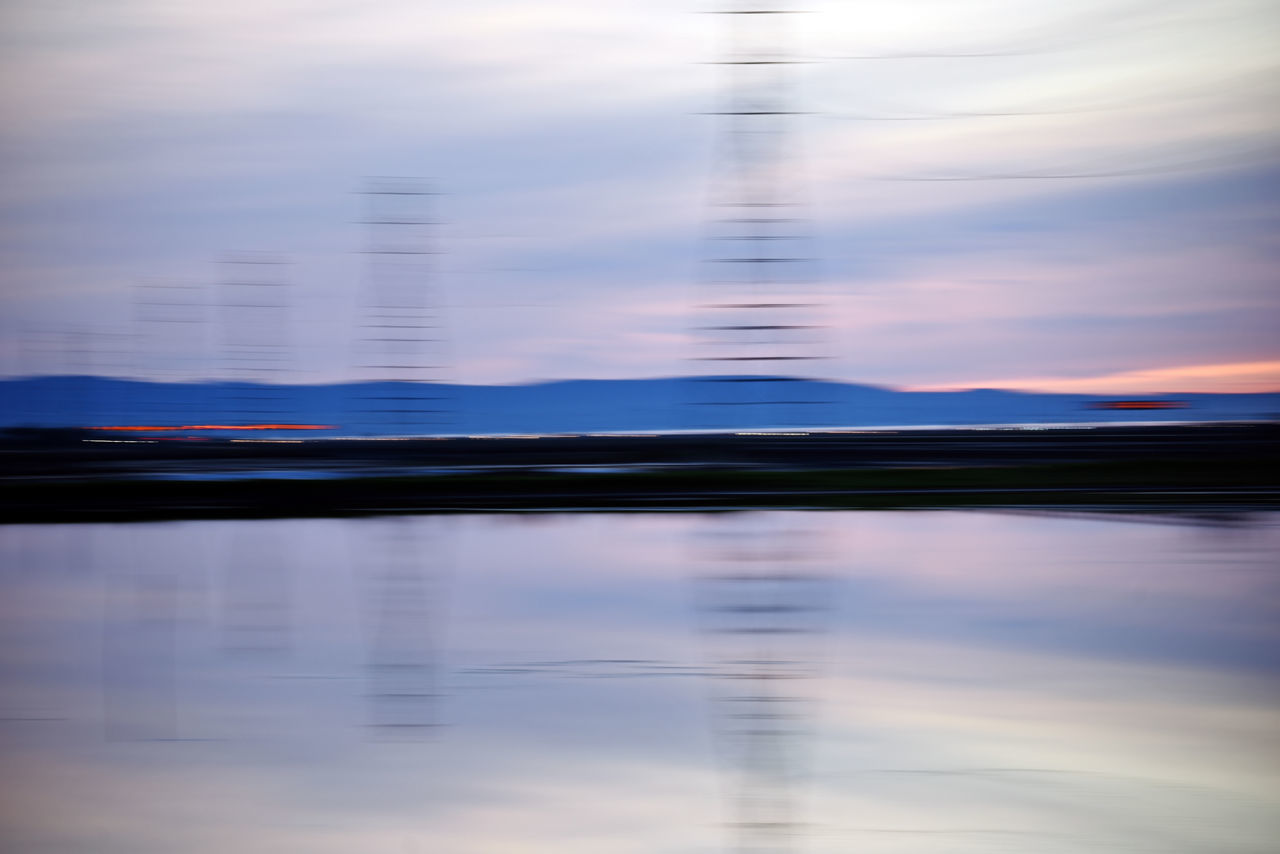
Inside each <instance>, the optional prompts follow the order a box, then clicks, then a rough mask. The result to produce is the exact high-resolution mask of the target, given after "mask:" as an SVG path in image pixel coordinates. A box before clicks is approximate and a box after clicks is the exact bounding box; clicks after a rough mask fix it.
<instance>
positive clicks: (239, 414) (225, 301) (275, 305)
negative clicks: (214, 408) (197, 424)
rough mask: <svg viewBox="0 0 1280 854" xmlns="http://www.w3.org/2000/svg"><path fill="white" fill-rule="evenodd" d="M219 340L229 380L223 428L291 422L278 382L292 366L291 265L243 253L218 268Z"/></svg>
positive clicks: (232, 256) (268, 255) (279, 260)
mask: <svg viewBox="0 0 1280 854" xmlns="http://www.w3.org/2000/svg"><path fill="white" fill-rule="evenodd" d="M220 266H221V272H222V277H221V283H220V286H219V289H220V291H221V295H222V300H221V302H222V305H221V308H222V337H223V347H224V358H225V360H226V374H227V378H228V379H230V380H231V385H230V387H229V389H228V393H227V396H226V407H227V410H228V412H227V416H228V417H227V419H226V420H227V422H228V423H230V424H239V425H243V426H249V425H262V424H282V423H288V422H291V421H293V420H295V419H293V418H291V417H290V414H289V407H288V405H287V403H286V398H285V395H284V394H283V389H282V388H281V387H280V382H281V381H282V380H284V379H287V376H288V373H289V368H290V367H291V364H292V355H293V354H292V349H291V342H290V338H289V328H288V320H289V308H290V286H289V277H288V269H289V263H288V262H287V261H286V260H284V259H283V258H280V257H278V256H275V255H271V254H268V253H261V252H242V253H237V254H234V255H229V256H227V257H226V258H224V259H223V260H222V262H221V265H220Z"/></svg>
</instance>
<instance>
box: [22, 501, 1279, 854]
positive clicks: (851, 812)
mask: <svg viewBox="0 0 1280 854" xmlns="http://www.w3.org/2000/svg"><path fill="white" fill-rule="evenodd" d="M1278 541H1280V515H1278V514H1256V515H1253V516H1250V517H1247V518H1239V519H1227V520H1223V519H1195V518H1184V519H1178V518H1175V517H1165V516H1151V517H1106V516H1092V515H1089V514H1076V515H1069V516H1041V515H1034V514H1025V513H1024V514H997V513H973V512H962V511H952V512H849V513H845V512H755V513H732V514H730V513H725V514H557V515H551V514H547V515H540V514H522V515H473V516H451V517H414V518H402V519H357V520H268V521H201V522H171V523H152V524H131V525H68V526H53V525H50V526H8V527H3V528H0V556H2V557H3V566H4V567H5V569H4V570H3V575H2V576H0V579H2V584H3V590H2V592H3V598H2V600H0V601H2V602H3V610H4V621H3V632H4V634H3V643H2V644H0V663H2V665H3V671H2V677H0V679H2V684H3V688H4V692H3V699H2V700H0V718H3V720H0V732H2V733H3V757H0V758H2V759H3V767H4V768H5V772H4V773H5V783H6V786H5V789H6V793H7V794H6V796H5V798H4V801H5V808H4V816H5V818H4V822H3V824H4V834H3V835H4V839H5V840H6V845H5V846H4V850H6V851H10V850H11V851H15V852H23V854H27V852H32V854H43V853H44V852H57V854H117V852H119V854H126V852H127V854H172V852H179V851H180V852H184V854H215V852H217V854H222V852H226V851H229V850H231V851H236V852H238V854H259V852H262V854H267V852H273V854H274V852H294V851H297V852H304V851H305V852H308V854H330V852H332V854H339V852H340V853H341V854H350V852H356V851H358V852H362V854H363V852H384V851H385V852H395V854H406V852H436V851H443V852H451V854H506V852H521V854H523V852H531V853H532V854H541V852H557V854H566V853H567V854H579V852H581V854H587V852H590V854H598V852H624V854H630V852H635V853H636V854H641V852H644V854H653V852H661V853H662V854H668V852H669V853H670V854H694V852H707V853H708V854H709V852H719V851H727V850H742V851H793V850H794V851H801V850H803V851H807V852H813V854H826V852H833V853H834V852H848V851H868V852H880V853H881V854H926V852H928V854H934V852H957V854H966V853H967V852H1036V854H1097V852H1136V853H1137V854H1147V852H1150V854H1202V853H1203V854H1211V853H1212V854H1255V852H1256V854H1263V852H1270V851H1272V850H1274V848H1273V846H1274V840H1275V839H1276V838H1280V819H1277V816H1280V810H1278V809H1277V807H1278V806H1280V786H1278V785H1277V782H1278V779H1277V778H1278V777H1280V774H1278V773H1277V767H1278V763H1277V749H1276V744H1277V741H1276V736H1277V734H1280V715H1278V714H1277V709H1278V708H1280V705H1278V704H1277V690H1276V679H1275V676H1276V670H1277V663H1276V658H1275V653H1276V650H1277V633H1278V629H1280V620H1277V604H1278V601H1280V600H1277V597H1276V596H1275V593H1276V589H1277V571H1276V569H1275V567H1274V555H1275V554H1276V551H1277V549H1276V546H1277V544H1278ZM768 819H776V820H768ZM733 846H738V847H736V848H735V847H733Z"/></svg>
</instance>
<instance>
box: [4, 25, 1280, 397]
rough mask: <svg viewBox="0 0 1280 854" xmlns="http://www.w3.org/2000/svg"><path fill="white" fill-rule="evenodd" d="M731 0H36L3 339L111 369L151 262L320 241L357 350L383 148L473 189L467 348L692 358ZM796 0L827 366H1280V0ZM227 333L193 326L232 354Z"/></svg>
mask: <svg viewBox="0 0 1280 854" xmlns="http://www.w3.org/2000/svg"><path fill="white" fill-rule="evenodd" d="M717 8H720V7H719V6H718V5H717V3H716V2H714V0H704V2H693V0H537V2H535V0H434V2H421V0H221V1H220V2H216V3H209V2H194V0H113V2H89V0H40V2H36V0H13V1H12V2H9V3H6V4H5V7H4V10H3V12H0V15H2V16H3V36H2V37H3V39H4V42H5V43H4V51H3V55H4V57H5V58H4V59H3V61H2V62H3V70H4V72H5V73H4V75H3V76H4V81H5V82H4V84H3V89H2V90H0V91H2V93H3V94H2V95H0V98H2V101H0V103H2V104H3V111H4V115H5V118H6V119H7V120H6V121H5V122H4V130H3V131H2V132H0V145H2V148H0V151H2V152H3V154H2V155H0V156H2V162H3V164H4V167H5V170H6V173H7V174H6V178H5V186H6V190H7V192H6V193H5V194H4V195H5V198H4V201H3V203H2V205H0V211H2V212H3V216H4V220H5V229H4V232H3V235H4V237H3V251H4V260H3V265H4V270H5V286H4V288H3V292H2V295H0V298H2V299H3V302H2V303H0V371H2V372H3V373H4V374H7V375H17V374H26V373H83V372H86V371H85V365H86V363H87V362H91V361H92V360H91V359H90V360H86V359H85V358H81V359H80V361H79V362H78V363H75V359H73V358H72V357H71V356H70V355H69V353H68V351H67V348H65V347H60V346H58V345H56V344H55V343H49V342H50V341H56V340H59V339H58V337H57V336H58V335H63V334H66V333H69V334H72V335H82V336H83V337H82V338H81V339H80V340H81V342H82V345H83V346H82V349H83V347H92V346H94V345H93V342H95V341H101V342H107V343H104V344H103V347H104V348H106V349H110V348H111V347H112V346H115V345H113V344H111V343H110V342H111V341H113V340H116V339H118V338H120V337H122V336H123V337H127V333H128V332H129V330H130V329H131V323H132V322H133V321H132V318H133V316H134V312H135V310H136V309H135V306H134V302H135V299H134V295H135V293H136V291H137V287H138V285H139V284H145V283H152V282H164V283H182V284H197V285H199V284H208V285H209V286H210V289H209V293H210V297H209V300H210V302H213V301H214V300H215V296H214V290H215V288H214V287H213V286H214V283H216V282H217V281H218V270H217V264H216V261H217V259H218V258H219V257H221V256H223V255H225V253H227V252H231V251H238V250H264V251H271V252H277V253H280V254H281V255H282V256H284V257H287V258H289V259H290V260H291V262H292V266H291V268H290V274H289V276H290V280H291V282H292V284H293V286H294V294H293V300H292V302H293V308H294V312H295V313H294V318H293V323H292V326H291V328H290V329H289V330H287V331H283V330H282V333H281V334H282V335H286V334H287V335H288V336H289V337H290V341H291V344H292V346H293V347H294V348H295V350H296V353H297V357H296V364H297V370H296V371H295V372H294V373H293V374H292V375H291V376H290V381H296V382H330V381H337V380H342V379H344V378H347V377H349V376H350V353H351V347H350V341H351V340H352V338H353V336H354V335H355V334H356V331H355V324H356V319H357V318H358V316H359V311H360V304H361V303H360V301H361V299H362V295H361V294H362V292H361V276H362V272H361V265H362V259H361V256H360V249H361V244H362V240H363V235H362V232H361V230H360V229H361V226H360V225H359V224H358V222H359V220H360V219H361V216H362V213H361V208H360V205H361V197H360V196H359V195H358V192H359V190H360V189H361V186H362V183H363V181H364V179H365V178H366V177H367V176H380V175H381V176H422V177H425V178H428V179H429V180H430V181H431V182H432V184H433V185H434V186H435V187H436V188H437V189H438V190H439V191H440V193H441V194H442V195H440V196H439V197H438V198H437V199H436V200H435V207H436V212H437V214H438V218H439V219H440V220H441V223H442V224H441V225H440V226H439V228H438V230H437V232H436V241H437V248H438V249H439V250H440V251H441V253H442V254H441V255H440V256H438V259H437V263H436V271H435V275H434V282H433V285H434V287H435V288H436V290H437V293H438V295H439V299H440V301H441V303H442V304H443V306H444V309H443V311H444V315H445V317H446V327H447V328H446V332H445V334H446V336H447V338H448V339H449V340H450V342H451V349H452V354H453V355H452V357H451V365H450V378H451V379H452V380H453V381H456V382H466V383H516V382H525V381H530V380H548V379H565V378H615V377H616V378H625V377H655V376H676V375H681V374H684V373H687V372H688V365H689V363H688V361H687V358H688V357H689V355H690V351H691V348H692V344H691V341H692V334H691V332H690V328H691V327H692V326H693V325H694V323H695V320H694V318H693V313H694V312H693V308H692V307H693V306H694V305H695V303H696V301H697V296H696V293H697V288H696V281H697V279H698V276H699V266H700V264H702V263H703V262H702V261H701V260H700V259H702V258H705V257H707V254H708V253H707V250H706V247H705V245H704V244H703V242H702V241H701V239H700V238H701V235H702V233H703V231H704V223H705V222H706V220H707V218H708V216H709V214H708V208H707V205H706V196H707V187H708V182H709V177H710V176H711V175H712V174H713V172H714V168H715V162H716V161H715V145H714V142H715V136H716V131H717V126H716V122H717V121H718V119H717V118H716V117H714V116H708V115H706V113H708V112H711V111H714V110H715V109H717V107H716V97H717V91H718V86H719V82H720V75H721V73H722V69H721V67H719V66H716V65H714V64H712V63H713V62H714V60H716V59H717V58H718V57H719V55H720V51H721V49H722V45H721V43H720V39H719V28H720V27H721V26H722V24H723V18H722V16H717V15H708V14H701V13H703V12H707V11H713V10H715V9H717ZM795 8H797V9H800V10H803V11H804V14H798V15H794V16H789V17H788V20H789V21H790V22H791V24H792V26H793V28H794V31H795V33H794V40H793V44H794V45H795V50H796V52H797V54H798V55H799V56H800V57H801V58H804V59H806V60H808V62H806V64H804V65H800V66H796V69H797V78H798V82H799V90H798V94H797V98H796V107H795V108H796V109H797V110H800V111H804V112H805V113H807V115H805V116H803V117H799V118H797V120H796V122H795V130H796V140H797V143H798V145H797V146H796V148H797V151H798V154H797V157H796V161H795V163H794V164H791V167H790V173H789V174H791V175H792V177H793V179H794V181H795V182H796V183H797V187H798V188H800V189H801V191H802V192H803V194H804V195H805V197H807V198H808V199H810V200H811V204H810V205H809V209H808V211H807V214H806V218H807V220H808V222H809V227H810V228H811V229H812V231H813V234H814V247H815V250H814V255H815V257H817V258H818V259H819V260H820V269H821V277H820V279H821V281H820V283H819V284H818V285H817V286H816V287H817V289H818V291H819V293H818V294H817V295H816V297H817V298H818V299H819V300H820V301H821V302H822V304H823V305H825V306H826V309H825V312H826V314H828V315H829V316H828V318H827V320H826V322H827V323H828V324H829V326H828V328H827V329H826V330H825V331H824V343H823V345H822V346H823V347H824V348H825V351H826V352H827V353H829V355H830V356H831V358H830V359H827V360H823V362H822V363H821V367H820V368H818V369H817V375H820V376H823V377H826V378H831V379H838V380H843V381H849V382H859V383H871V384H878V385H886V386H894V387H899V388H919V389H925V388H927V389H950V388H970V387H987V388H1006V389H1025V390H1042V391H1070V392H1082V393H1122V394H1135V395H1140V394H1153V393H1176V392H1193V391H1203V392H1246V391H1276V390H1280V335H1277V334H1276V333H1277V331H1280V330H1278V327H1280V322H1278V320H1277V319H1278V317H1280V288H1277V279H1278V278H1280V277H1278V276H1277V255H1278V253H1277V249H1278V248H1280V246H1278V243H1277V239H1278V238H1280V228H1278V227H1277V220H1280V201H1278V194H1277V185H1278V183H1277V182H1278V179H1280V146H1278V145H1277V139H1278V138H1280V116H1278V115H1277V111H1276V110H1275V107H1274V105H1275V104H1277V103H1280V97H1278V96H1280V59H1278V57H1280V54H1278V53H1277V51H1276V46H1277V44H1278V43H1280V42H1278V39H1277V36H1278V35H1280V7H1277V6H1276V4H1275V3H1273V2H1269V0H1217V2H1213V3H1204V2H1189V0H1164V2H1150V1H1149V0H1078V2H1073V3H1069V4H1064V3H1056V2H1048V0H865V2H834V0H813V2H808V3H803V4H798V5H797V6H796V7H795ZM210 325H212V324H210ZM99 333H101V334H99ZM112 335H115V338H113V337H112ZM216 339H217V335H216V332H215V331H212V330H208V331H205V332H202V333H200V334H193V335H192V338H191V343H190V346H191V347H192V349H193V353H195V351H197V350H199V351H200V353H202V354H204V355H202V356H201V358H204V359H205V362H206V364H207V365H208V367H207V368H206V371H205V374H206V375H213V376H216V375H217V373H218V371H217V368H216V358H215V356H214V351H215V350H216ZM42 342H43V343H42ZM84 342H88V343H87V344H85V343H84ZM117 361H118V360H117ZM96 364H97V365H98V366H99V372H102V373H114V374H122V373H123V374H126V375H135V376H143V377H146V376H148V372H149V370H150V369H151V368H150V365H149V363H148V361H147V359H145V358H140V359H139V358H135V359H134V361H133V363H132V364H131V366H129V367H120V365H118V364H115V363H113V362H112V359H111V358H107V357H103V358H101V359H99V360H98V362H97V363H96Z"/></svg>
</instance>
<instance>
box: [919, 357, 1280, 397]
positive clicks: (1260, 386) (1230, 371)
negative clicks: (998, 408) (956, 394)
mask: <svg viewBox="0 0 1280 854" xmlns="http://www.w3.org/2000/svg"><path fill="white" fill-rule="evenodd" d="M972 388H991V389H1005V390H1008V391H1029V392H1060V393H1066V394H1128V395H1133V396H1135V397H1138V396H1145V395H1156V394H1247V393H1267V392H1277V391H1280V361H1265V362H1233V363H1230V364H1218V365H1180V366H1177V367H1170V368H1150V369H1147V370H1138V371H1120V372H1117V373H1112V374H1103V375H1100V376H1094V377H1068V378H1063V377H1037V378H1021V379H1003V380H978V381H975V382H968V383H947V384H945V385H927V386H926V385H920V386H911V387H909V388H907V389H905V390H907V391H961V390H964V389H972Z"/></svg>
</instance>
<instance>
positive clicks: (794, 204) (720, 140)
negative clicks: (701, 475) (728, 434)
mask: <svg viewBox="0 0 1280 854" xmlns="http://www.w3.org/2000/svg"><path fill="white" fill-rule="evenodd" d="M796 11H798V10H795V9H792V8H790V0H730V2H729V5H728V6H727V7H726V8H724V9H721V10H719V11H717V12H715V13H714V14H717V15H719V16H721V19H722V21H723V28H722V29H723V33H724V42H725V47H724V53H723V55H722V57H721V58H720V59H719V60H718V61H717V62H716V64H717V65H719V66H720V67H721V69H722V71H723V74H724V83H723V87H722V92H721V96H720V99H719V101H720V103H719V106H718V109H716V110H715V111H714V115H715V116H716V117H717V128H716V141H717V146H716V147H717V150H718V152H717V164H716V174H715V177H714V178H713V181H712V190H711V194H710V195H711V207H712V215H711V221H710V223H709V238H710V240H709V243H710V244H711V246H710V249H709V250H708V255H707V258H706V265H705V266H706V270H705V274H704V275H703V277H702V280H703V282H704V285H703V294H704V299H703V301H702V302H701V304H700V306H699V310H698V312H697V313H696V316H697V317H698V326H697V329H696V330H695V331H696V333H697V334H696V339H697V341H698V343H697V347H698V352H697V354H696V355H695V356H694V357H693V358H694V360H695V362H697V363H699V364H700V365H701V366H702V370H701V371H699V372H698V373H699V376H697V377H696V379H695V382H696V386H695V392H694V394H692V395H691V398H692V402H693V403H694V406H695V408H696V410H697V412H696V416H695V422H696V423H695V424H694V426H696V427H700V428H704V429H728V428H733V427H743V426H753V427H765V426H803V425H811V424H817V423H821V422H822V421H823V420H824V417H825V416H824V412H823V409H824V407H823V406H822V405H821V404H823V403H825V402H826V401H825V400H824V399H823V395H822V394H821V392H820V389H821V386H816V385H813V384H811V383H808V382H803V381H801V378H800V377H798V376H796V374H797V372H798V371H800V370H802V367H801V366H806V365H809V366H811V363H812V361H813V360H815V359H819V358H822V357H821V355H819V353H818V352H817V350H818V341H817V333H816V329H817V328H818V326H817V324H816V323H815V322H814V318H815V317H816V316H817V315H818V313H819V308H820V306H819V305H817V304H816V302H815V294H814V290H815V287H814V279H815V278H816V276H815V274H814V268H815V261H814V259H813V258H812V257H811V254H810V253H811V250H810V248H809V244H810V239H809V235H808V228H807V222H806V219H805V216H804V204H803V196H804V194H803V192H802V191H801V190H800V187H799V182H798V181H797V180H796V175H795V172H796V168H797V164H796V162H795V156H794V155H795V148H796V140H797V133H796V127H795V124H796V121H797V119H798V117H799V116H801V115H802V113H801V112H800V111H798V110H797V109H796V108H795V103H794V102H795V96H794V81H793V75H794V70H795V69H794V66H796V65H798V64H800V63H801V60H800V59H798V58H797V56H796V54H795V52H794V51H793V50H792V48H791V47H790V37H789V28H788V20H789V19H790V18H792V17H793V14H792V13H794V12H796Z"/></svg>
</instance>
